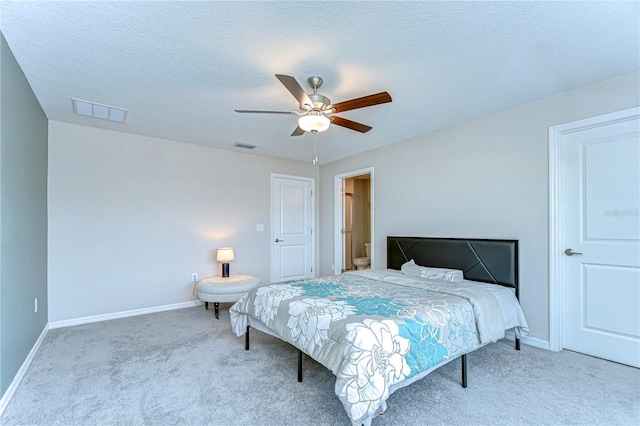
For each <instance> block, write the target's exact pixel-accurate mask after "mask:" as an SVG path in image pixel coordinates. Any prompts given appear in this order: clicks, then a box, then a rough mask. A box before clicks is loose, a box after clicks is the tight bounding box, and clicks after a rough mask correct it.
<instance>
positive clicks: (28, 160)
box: [0, 36, 48, 395]
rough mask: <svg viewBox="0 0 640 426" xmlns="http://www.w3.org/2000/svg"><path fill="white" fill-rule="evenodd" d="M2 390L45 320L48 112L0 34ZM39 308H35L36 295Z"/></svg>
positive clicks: (2, 391)
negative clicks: (35, 310)
mask: <svg viewBox="0 0 640 426" xmlns="http://www.w3.org/2000/svg"><path fill="white" fill-rule="evenodd" d="M0 38H1V41H0V43H1V44H0V55H1V57H0V69H1V71H0V91H1V96H0V123H2V124H1V127H0V395H3V394H4V393H5V391H6V390H7V388H8V387H9V385H10V384H11V382H12V380H13V378H14V377H15V375H16V372H17V371H18V369H19V368H20V366H21V365H22V363H23V362H24V361H25V359H26V357H27V355H28V354H29V351H31V348H33V345H34V344H35V342H36V341H37V339H38V337H39V336H40V334H41V333H42V331H43V329H44V327H45V326H46V324H47V315H48V314H47V138H48V135H47V133H48V131H47V117H46V116H45V115H44V112H43V111H42V108H41V107H40V104H39V103H38V100H37V99H36V97H35V96H34V94H33V91H32V90H31V87H30V86H29V83H28V82H27V80H26V79H25V77H24V74H23V73H22V70H21V69H20V67H19V66H18V64H17V62H16V60H15V58H14V57H13V54H12V53H11V51H10V50H9V46H8V45H7V43H6V41H5V39H4V36H0ZM36 297H37V298H38V303H39V310H38V312H37V313H34V298H36Z"/></svg>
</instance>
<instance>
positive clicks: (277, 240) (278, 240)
mask: <svg viewBox="0 0 640 426" xmlns="http://www.w3.org/2000/svg"><path fill="white" fill-rule="evenodd" d="M281 241H284V240H280V239H278V238H276V243H279V242H281Z"/></svg>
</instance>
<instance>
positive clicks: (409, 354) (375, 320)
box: [230, 270, 504, 424]
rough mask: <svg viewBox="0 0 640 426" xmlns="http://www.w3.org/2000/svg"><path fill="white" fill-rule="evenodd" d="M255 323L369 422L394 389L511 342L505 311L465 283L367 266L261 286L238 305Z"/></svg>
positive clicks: (358, 420)
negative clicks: (320, 371)
mask: <svg viewBox="0 0 640 426" xmlns="http://www.w3.org/2000/svg"><path fill="white" fill-rule="evenodd" d="M230 314H231V325H232V328H233V331H234V333H235V334H236V335H237V336H241V335H243V334H244V333H245V332H246V328H247V325H250V326H252V327H254V328H257V329H259V330H262V331H264V332H266V333H269V334H272V335H274V336H276V337H278V338H280V339H282V340H284V341H286V342H289V343H291V344H292V345H294V346H296V347H297V348H298V349H301V350H302V351H303V352H305V353H306V354H307V355H309V356H311V357H312V358H314V359H315V360H316V361H318V362H320V363H321V364H323V365H324V366H325V367H327V368H328V369H329V370H331V371H332V372H333V374H334V375H335V376H336V377H337V379H336V385H335V393H336V395H337V396H338V398H339V399H340V400H341V402H342V404H343V405H344V408H345V410H346V412H347V414H348V416H349V417H350V419H351V421H352V423H353V424H363V423H364V424H370V422H371V419H372V418H373V417H374V416H376V415H377V414H379V413H381V412H382V411H384V410H385V409H386V402H385V401H386V400H387V398H388V397H389V394H390V392H391V391H393V390H395V389H396V388H398V387H402V385H403V382H406V383H407V384H408V383H411V382H412V381H413V380H411V379H412V378H413V379H414V380H415V379H417V378H419V377H416V376H420V374H421V373H422V375H424V374H426V372H428V371H430V370H432V369H433V368H434V367H435V366H437V365H438V364H441V363H445V362H447V361H449V360H451V359H453V358H456V357H458V356H460V355H462V354H465V353H467V352H470V351H473V350H475V349H477V348H478V347H480V346H482V345H484V344H486V343H489V342H492V341H496V340H498V339H500V338H502V337H504V323H503V318H502V314H501V311H500V306H499V305H498V301H497V300H496V298H495V297H494V296H493V295H492V294H491V293H489V292H486V291H483V290H478V289H475V288H472V287H471V286H468V285H465V284H463V283H451V282H444V281H432V280H426V279H421V278H414V277H407V276H404V275H402V274H400V273H399V272H395V271H377V270H364V271H353V272H347V273H344V274H342V275H338V276H331V277H323V278H314V279H306V280H299V281H289V282H283V283H277V284H270V285H264V286H260V287H257V288H255V289H253V290H251V291H250V292H249V293H248V294H247V295H246V296H244V297H243V298H241V299H240V300H239V301H238V302H237V303H236V304H235V305H233V306H232V307H231V309H230Z"/></svg>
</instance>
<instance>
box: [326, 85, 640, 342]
mask: <svg viewBox="0 0 640 426" xmlns="http://www.w3.org/2000/svg"><path fill="white" fill-rule="evenodd" d="M639 80H640V74H639V73H638V72H634V73H631V74H627V75H624V76H620V77H618V78H615V79H612V80H608V81H604V82H601V83H598V84H595V85H592V86H587V87H583V88H581V89H578V90H574V91H571V92H567V93H563V94H560V95H556V96H553V97H550V98H546V99H543V100H540V101H538V102H535V103H531V104H527V105H522V106H520V107H516V108H512V109H508V110H505V111H501V112H498V113H496V114H492V115H489V116H486V117H482V118H480V119H478V120H474V121H471V122H467V123H463V124H460V125H457V126H454V127H450V128H447V129H443V130H440V131H437V132H434V133H430V134H427V135H422V136H418V137H415V138H413V139H409V140H406V141H404V142H399V143H396V144H393V145H391V146H387V147H383V148H379V149H376V150H372V151H369V152H366V153H364V154H362V155H358V156H354V157H350V158H347V159H343V160H340V161H335V162H333V163H330V164H327V165H324V166H322V167H321V170H320V176H321V181H320V229H321V231H322V240H321V241H320V273H321V274H329V273H331V263H332V262H333V250H334V237H333V235H334V234H333V231H332V230H333V227H334V223H333V222H334V216H333V209H334V194H333V180H334V176H335V175H336V174H342V173H348V172H351V171H354V170H360V169H363V168H366V167H374V168H375V174H374V179H375V181H374V183H373V187H374V188H375V193H374V202H375V206H374V220H375V224H374V225H375V226H374V229H375V235H374V236H373V242H374V244H375V247H374V253H372V257H373V258H374V261H375V265H376V268H384V267H385V266H386V257H385V256H386V253H385V252H386V237H387V235H408V236H414V235H415V236H425V237H426V236H434V237H436V236H439V237H461V238H474V237H475V238H513V239H518V240H520V283H521V284H520V285H521V291H520V295H521V297H520V298H521V304H522V307H523V310H524V312H525V315H526V317H527V320H528V321H529V326H530V328H531V334H530V337H533V338H537V339H540V340H541V341H548V339H549V261H548V258H549V253H548V246H549V237H548V235H549V221H548V215H549V203H548V199H549V182H548V173H549V172H548V170H549V168H548V155H549V154H548V128H549V127H550V126H554V125H557V124H562V123H567V122H571V121H576V120H580V119H584V118H588V117H593V116H597V115H601V114H606V113H610V112H614V111H619V110H623V109H627V108H631V107H635V106H638V105H639V103H640V102H639V96H640V95H639V93H640V88H639ZM478 102H481V100H478ZM425 119H426V120H428V117H425ZM374 131H375V130H374Z"/></svg>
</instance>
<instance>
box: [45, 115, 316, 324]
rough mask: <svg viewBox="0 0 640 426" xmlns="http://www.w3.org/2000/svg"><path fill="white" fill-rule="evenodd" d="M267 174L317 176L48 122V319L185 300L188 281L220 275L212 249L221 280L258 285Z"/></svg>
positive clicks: (265, 255) (265, 245) (263, 267)
mask: <svg viewBox="0 0 640 426" xmlns="http://www.w3.org/2000/svg"><path fill="white" fill-rule="evenodd" d="M271 173H281V174H287V175H297V176H307V177H314V178H316V185H317V182H318V180H317V179H318V176H319V174H318V173H319V171H318V168H317V167H314V166H313V165H311V164H304V163H299V162H292V161H287V160H279V159H275V158H270V157H263V156H259V155H252V154H248V153H247V154H245V153H242V152H234V151H227V150H220V149H215V148H207V147H203V146H198V145H191V144H185V143H179V142H175V141H169V140H163V139H157V138H150V137H143V136H138V135H133V134H128V133H121V132H114V131H109V130H102V129H97V128H92V127H85V126H78V125H73V124H67V123H61V122H56V121H51V122H50V123H49V189H48V194H49V202H48V209H49V212H48V215H49V265H48V266H49V277H48V279H49V321H62V320H69V319H77V318H82V317H87V316H94V315H100V314H111V313H115V312H122V311H128V310H134V309H142V308H150V307H156V306H162V305H168V304H174V303H180V302H187V301H190V300H191V298H192V296H191V295H192V287H193V285H192V283H191V282H190V279H191V272H197V273H198V274H199V276H200V277H201V278H203V277H206V276H211V275H220V265H219V264H218V263H217V262H215V260H214V256H215V249H216V248H218V247H224V246H233V248H234V249H235V254H236V260H235V261H233V262H232V263H231V265H230V267H231V273H232V274H234V273H235V274H249V275H255V276H257V277H259V278H260V279H261V280H262V281H268V280H269V277H270V232H271V229H270V214H271V212H270V176H271ZM316 193H317V191H316ZM316 205H317V203H316ZM258 223H262V224H264V232H256V224H258ZM316 267H317V265H316Z"/></svg>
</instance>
